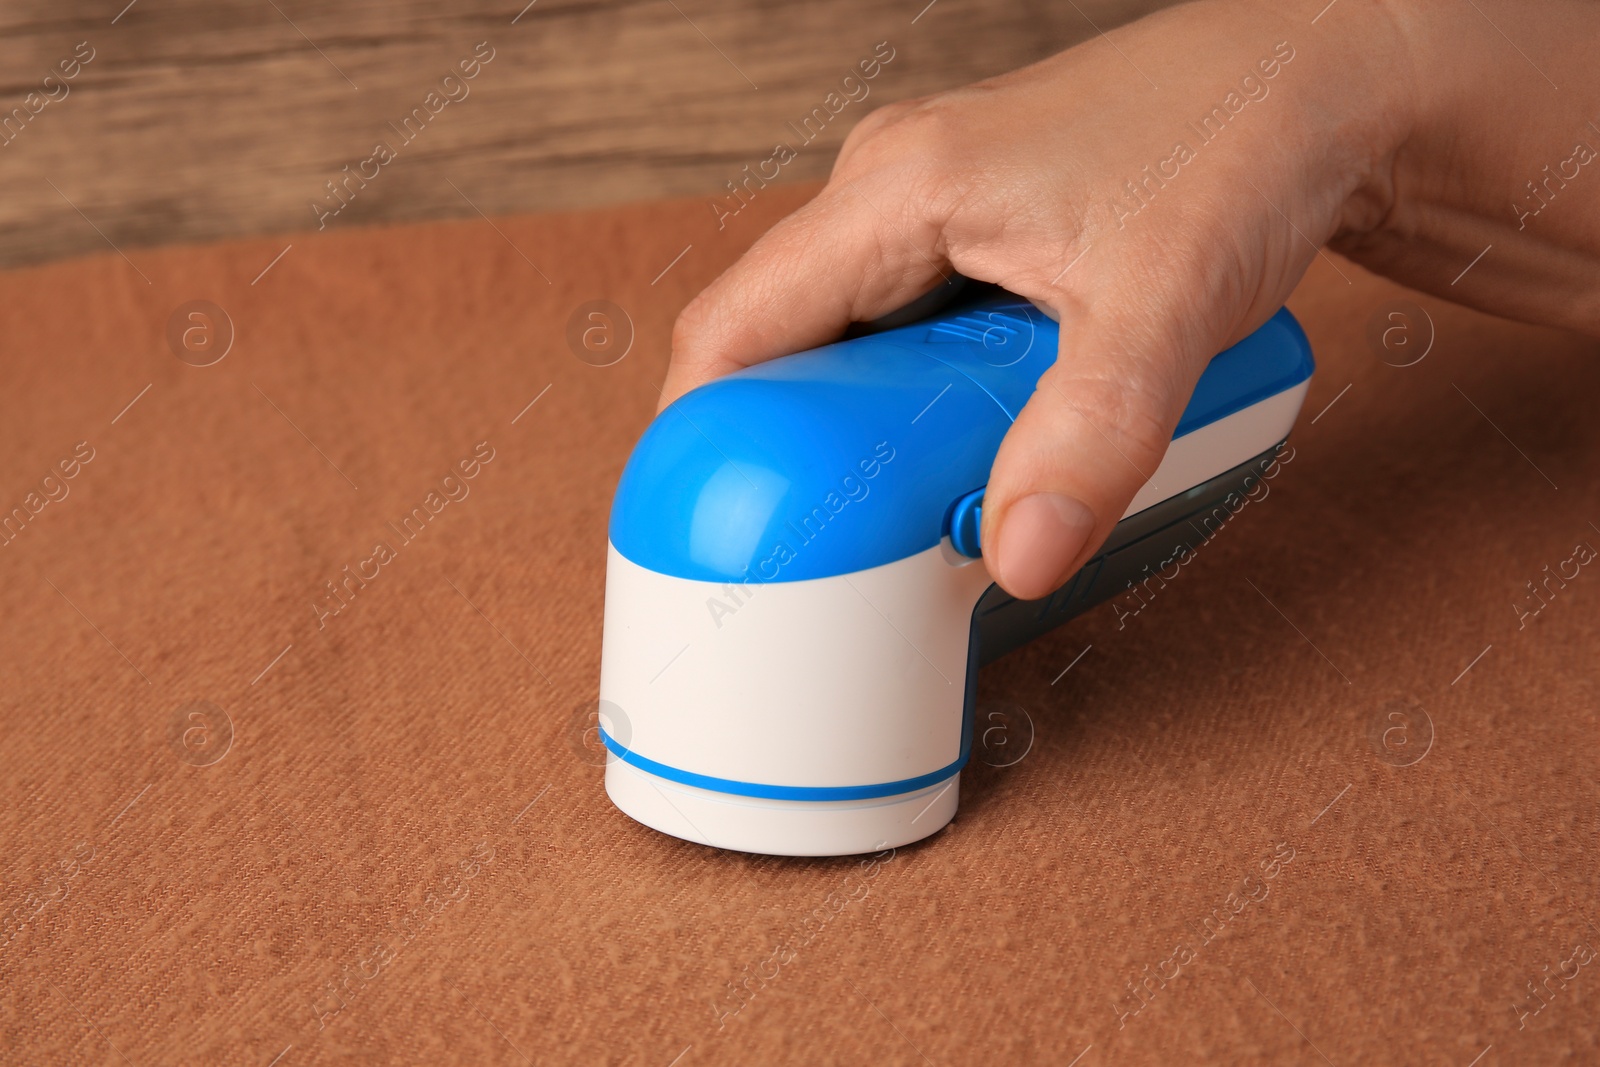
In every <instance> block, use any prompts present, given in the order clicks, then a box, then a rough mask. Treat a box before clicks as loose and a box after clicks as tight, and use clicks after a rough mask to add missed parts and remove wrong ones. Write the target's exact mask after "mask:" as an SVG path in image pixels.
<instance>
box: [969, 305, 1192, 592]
mask: <svg viewBox="0 0 1600 1067" xmlns="http://www.w3.org/2000/svg"><path fill="white" fill-rule="evenodd" d="M1140 321H1141V323H1142V325H1141V326H1134V325H1133V324H1132V323H1120V322H1114V321H1113V322H1096V321H1093V320H1082V321H1078V322H1072V321H1071V320H1069V319H1067V318H1065V317H1064V318H1063V319H1062V324H1061V348H1060V354H1059V355H1058V356H1057V358H1056V363H1055V365H1054V366H1053V367H1051V368H1050V370H1048V371H1046V372H1045V374H1044V375H1043V376H1042V377H1041V378H1040V379H1039V384H1038V386H1037V387H1036V389H1035V391H1034V394H1033V396H1032V397H1031V398H1030V399H1029V400H1028V403H1027V404H1026V406H1024V408H1023V410H1022V413H1021V414H1020V415H1019V416H1018V417H1017V421H1016V423H1015V424H1014V425H1013V426H1012V427H1011V429H1010V431H1009V432H1008V433H1007V434H1006V438H1005V440H1004V441H1003V442H1002V443H1001V446H1000V451H999V454H998V455H997V456H996V457H995V462H994V467H993V470H992V472H991V474H990V477H989V485H988V489H987V491H986V492H985V494H984V508H983V529H982V536H981V542H982V544H983V555H984V561H985V564H986V565H987V567H988V569H989V573H990V575H991V576H992V577H993V578H994V579H995V581H997V582H998V583H999V584H1000V585H1001V587H1002V588H1004V589H1005V590H1006V592H1008V593H1010V594H1011V595H1012V596H1014V597H1017V598H1019V599H1023V600H1037V599H1039V598H1040V597H1043V596H1047V595H1048V594H1050V593H1051V592H1053V591H1054V590H1056V589H1057V588H1059V587H1060V586H1061V584H1062V583H1063V582H1065V581H1066V580H1067V578H1069V577H1070V576H1071V575H1072V574H1073V572H1074V571H1076V570H1077V569H1078V568H1079V567H1081V566H1082V565H1083V564H1084V562H1086V561H1087V560H1088V559H1089V558H1090V557H1091V555H1092V554H1093V552H1094V550H1095V549H1097V548H1099V546H1100V544H1101V543H1102V542H1103V541H1104V540H1105V539H1106V538H1107V537H1108V536H1109V535H1110V533H1111V530H1112V528H1113V527H1115V526H1116V524H1117V523H1118V522H1119V521H1121V519H1122V516H1123V512H1124V511H1126V510H1127V507H1128V505H1129V503H1130V502H1131V501H1132V500H1133V497H1134V494H1135V493H1137V492H1138V491H1139V489H1140V488H1141V487H1142V486H1143V485H1144V484H1145V483H1146V482H1148V481H1149V480H1150V477H1151V475H1153V474H1154V473H1155V470H1156V468H1157V467H1158V466H1159V465H1160V463H1161V458H1162V456H1164V455H1165V454H1166V450H1167V445H1168V443H1169V442H1170V441H1171V439H1172V431H1173V430H1174V428H1175V427H1176V426H1177V424H1178V419H1179V418H1180V417H1181V416H1182V414H1183V409H1184V406H1185V405H1186V404H1187V402H1188V398H1189V395H1190V394H1191V393H1192V392H1193V391H1194V386H1195V383H1196V382H1197V381H1198V380H1199V377H1200V374H1201V372H1202V371H1203V370H1204V369H1205V366H1206V363H1207V361H1208V360H1209V357H1210V356H1211V355H1213V354H1215V353H1214V352H1208V351H1206V350H1205V342H1204V341H1203V340H1200V339H1198V338H1189V339H1180V338H1177V337H1152V336H1151V330H1150V324H1151V322H1152V320H1151V319H1150V318H1143V319H1141V320H1140ZM1154 321H1163V320H1161V319H1157V320H1154ZM1165 321H1167V322H1170V321H1172V320H1171V319H1170V318H1169V319H1165ZM1174 329H1176V328H1174Z"/></svg>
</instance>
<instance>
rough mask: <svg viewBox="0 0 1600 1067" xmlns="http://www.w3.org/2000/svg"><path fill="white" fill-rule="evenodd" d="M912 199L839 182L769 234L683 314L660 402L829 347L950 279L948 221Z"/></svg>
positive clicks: (880, 188)
mask: <svg viewBox="0 0 1600 1067" xmlns="http://www.w3.org/2000/svg"><path fill="white" fill-rule="evenodd" d="M869 197H870V199H869ZM904 205H905V196H904V193H903V192H902V191H900V190H897V189H894V188H893V187H888V188H885V187H883V186H882V185H878V184H876V183H874V187H873V188H870V189H869V188H863V187H862V186H861V185H860V184H858V183H857V182H854V181H851V180H850V179H844V180H836V181H835V182H833V183H830V184H829V185H828V187H827V188H826V189H824V190H823V191H822V192H821V193H820V194H818V196H817V198H816V199H815V200H813V201H811V202H810V203H809V204H807V205H806V206H805V207H803V208H801V209H800V210H799V211H797V212H795V213H794V214H793V215H790V216H789V217H788V218H786V219H784V220H783V221H782V222H780V223H778V224H777V225H776V226H774V227H773V228H772V229H771V230H770V231H768V232H767V233H766V234H765V235H763V236H762V237H761V239H760V240H758V241H757V242H756V243H755V244H754V245H753V246H752V247H751V249H750V250H749V251H748V252H746V253H745V254H744V256H743V258H741V259H740V260H739V261H738V262H737V263H735V264H734V265H733V266H731V267H729V268H728V269H727V270H726V271H724V272H723V274H722V276H721V277H719V278H718V279H717V280H716V281H714V282H712V283H711V285H710V286H709V287H707V288H706V290H705V291H704V292H702V293H701V294H700V295H699V296H697V297H695V299H694V300H693V301H691V302H690V304H689V306H688V307H686V308H684V310H683V313H682V314H681V315H680V316H679V317H678V322H677V325H676V326H674V328H673V331H672V363H671V366H670V367H668V369H667V379H666V382H665V384H664V385H663V387H662V391H661V407H663V408H664V407H666V406H667V405H668V404H670V403H672V401H674V400H676V399H677V398H678V397H680V396H682V395H683V394H684V393H686V392H688V391H689V390H691V389H693V388H695V387H696V386H698V385H701V384H703V383H705V382H708V381H710V380H711V379H713V378H716V377H719V376H721V375H723V374H727V373H729V372H730V371H735V370H738V369H740V368H741V367H748V366H751V365H752V364H756V363H761V362H764V361H766V360H769V359H773V358H775V357H777V356H784V355H788V354H790V353H792V352H798V351H801V350H803V349H807V348H813V347H815V346H817V345H820V344H826V343H827V342H829V341H832V340H834V339H835V338H837V337H838V336H839V335H840V334H841V333H842V332H843V331H844V329H845V327H847V326H848V325H849V324H850V323H852V322H858V321H864V320H867V319H873V318H876V317H878V316H879V315H882V314H884V313H885V312H888V311H892V310H894V309H895V308H897V307H900V306H901V305H903V304H906V303H908V302H910V301H911V300H913V299H915V298H916V297H918V296H920V295H921V294H922V293H923V292H925V291H926V290H927V289H928V288H930V287H931V286H932V285H933V284H934V283H935V282H936V281H938V280H939V279H941V278H944V277H948V276H949V273H950V268H949V265H948V261H947V260H946V259H945V258H944V256H943V254H942V253H941V252H940V251H938V249H939V246H940V243H941V242H940V236H941V227H940V226H939V225H938V224H937V223H936V222H935V221H933V220H931V219H918V218H914V217H910V213H909V212H907V211H906V210H905V207H904Z"/></svg>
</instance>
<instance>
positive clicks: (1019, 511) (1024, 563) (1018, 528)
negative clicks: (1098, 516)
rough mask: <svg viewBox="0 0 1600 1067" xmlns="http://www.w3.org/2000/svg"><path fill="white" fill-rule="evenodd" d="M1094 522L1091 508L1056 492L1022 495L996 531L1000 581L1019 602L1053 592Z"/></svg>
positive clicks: (1065, 574)
mask: <svg viewBox="0 0 1600 1067" xmlns="http://www.w3.org/2000/svg"><path fill="white" fill-rule="evenodd" d="M1094 526H1095V519H1094V512H1092V511H1090V510H1089V507H1088V505H1086V504H1084V503H1083V501H1081V500H1074V499H1073V498H1072V497H1068V496H1062V495H1061V494H1060V493H1034V494H1032V495H1031V496H1025V497H1023V498H1022V499H1021V500H1019V501H1017V502H1016V503H1015V504H1012V505H1011V510H1009V511H1007V512H1006V516H1005V525H1004V526H1003V527H1002V528H1001V530H1000V551H999V558H998V560H997V563H998V566H999V569H1000V584H1001V585H1003V586H1005V587H1006V589H1007V591H1009V592H1010V593H1011V595H1012V596H1016V597H1020V598H1022V599H1023V600H1038V599H1039V598H1040V597H1043V596H1047V595H1049V594H1050V593H1052V592H1054V591H1055V590H1056V589H1057V588H1059V587H1060V585H1061V583H1062V582H1064V581H1066V579H1067V568H1068V567H1070V566H1072V562H1073V560H1075V559H1077V558H1078V553H1079V552H1081V551H1082V550H1083V545H1084V542H1086V541H1087V540H1089V535H1090V534H1092V533H1093V532H1094Z"/></svg>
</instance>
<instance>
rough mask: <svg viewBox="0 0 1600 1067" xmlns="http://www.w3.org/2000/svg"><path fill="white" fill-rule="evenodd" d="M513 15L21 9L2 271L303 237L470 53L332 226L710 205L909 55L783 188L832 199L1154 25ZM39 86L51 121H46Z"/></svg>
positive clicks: (986, 16)
mask: <svg viewBox="0 0 1600 1067" xmlns="http://www.w3.org/2000/svg"><path fill="white" fill-rule="evenodd" d="M523 2H525V0H510V2H509V3H488V2H484V0H462V2H457V3H452V4H440V3H436V2H427V3H424V2H421V0H398V2H391V3H374V2H368V3H352V4H339V5H313V4H310V3H306V2H305V0H226V2H209V0H134V2H133V3H132V4H131V5H127V6H124V5H126V4H127V0H110V2H109V3H106V4H100V3H95V4H77V5H70V6H68V5H62V4H60V3H59V2H58V0H20V2H13V3H9V4H7V5H6V7H5V11H4V15H3V16H0V18H3V19H4V23H5V25H4V29H3V31H0V118H5V117H8V116H13V117H12V118H11V125H10V127H9V128H7V129H6V131H5V134H4V138H3V139H4V143H3V144H0V177H3V180H4V183H5V184H4V188H5V190H6V195H5V196H4V197H3V198H0V266H11V265H18V264H24V263H32V262H38V261H42V260H47V259H53V258H58V257H62V256H71V255H78V254H83V253H89V252H103V251H106V249H107V246H108V245H111V246H114V247H116V248H118V249H120V250H123V251H129V250H132V249H137V248H139V247H143V246H149V245H156V244H168V243H173V242H191V241H205V240H211V239H215V238H223V237H232V236H240V235H247V234H263V233H275V232H284V231H297V230H305V229H307V228H315V227H316V226H317V222H318V218H317V215H316V213H315V212H314V211H313V210H312V209H311V207H310V205H311V203H312V201H314V200H316V201H323V202H328V203H331V201H328V200H327V189H326V186H325V183H326V182H328V181H329V180H331V179H334V178H337V177H340V176H341V173H342V171H341V168H343V167H345V166H346V165H352V166H354V165H355V164H357V163H358V162H359V161H360V160H362V159H365V158H367V157H368V156H370V155H371V154H372V150H373V146H374V144H375V142H377V141H378V140H380V139H386V140H389V141H391V142H393V141H396V140H398V139H397V138H395V137H393V135H392V132H391V131H390V129H389V126H388V124H389V123H390V122H396V123H398V122H399V121H400V120H402V119H403V118H404V116H405V115H407V114H408V113H410V112H411V110H412V109H413V108H416V107H419V106H421V105H422V104H423V101H424V98H425V97H426V95H427V94H428V92H429V91H431V90H437V89H438V87H439V84H440V80H441V79H442V78H443V77H444V76H445V75H446V74H448V73H449V72H450V70H451V68H452V66H453V65H455V64H456V63H457V62H458V61H460V60H463V59H467V58H469V57H470V56H471V55H472V52H473V48H474V46H475V45H476V44H478V42H483V41H487V42H489V45H490V47H491V48H492V49H493V50H494V59H493V60H492V61H491V62H490V63H489V64H488V65H486V66H484V67H483V68H482V70H481V72H480V73H479V75H478V76H477V77H476V78H475V79H474V80H473V81H472V82H470V83H469V86H470V95H469V96H467V97H466V98H465V99H461V100H459V101H458V102H455V103H452V104H450V105H449V106H447V107H445V108H444V109H443V111H441V112H440V113H439V114H438V115H437V116H435V117H434V118H433V120H432V121H431V122H430V123H429V124H428V125H427V126H426V127H424V129H423V131H422V132H421V133H420V134H419V135H418V136H417V137H416V138H415V140H414V141H413V142H412V143H410V144H408V145H406V146H405V147H404V148H403V149H401V150H400V151H399V152H398V157H397V158H396V159H395V160H394V161H393V162H391V163H389V164H387V165H386V166H384V167H383V168H382V169H381V170H380V172H379V176H378V177H377V178H375V179H373V180H372V181H371V182H369V183H367V184H366V186H365V187H364V188H360V189H359V190H358V191H357V194H356V195H355V196H353V197H352V198H351V200H350V204H349V206H348V207H347V208H346V209H345V210H344V211H342V212H341V213H340V214H339V216H338V217H337V218H336V219H332V220H329V222H328V225H330V226H341V227H343V226H351V225H361V224H371V223H376V222H382V221H388V220H401V219H424V218H437V217H446V216H466V215H471V214H473V213H474V212H475V210H481V211H483V212H485V213H487V214H489V215H495V214H503V213H512V212H532V211H545V210H551V209H559V208H568V207H578V206H587V205H593V204H600V203H607V202H616V201H624V200H636V199H646V198H650V197H658V196H680V195H682V196H694V195H704V196H705V197H706V198H707V200H708V202H709V201H710V200H712V199H714V198H715V197H716V196H717V195H718V194H719V193H720V192H723V191H725V187H724V185H723V183H724V182H725V181H727V180H728V179H729V178H732V177H734V176H735V175H736V174H737V173H738V172H739V170H740V169H741V168H742V167H743V166H744V164H746V163H752V164H753V163H757V162H759V161H760V160H763V159H765V158H766V157H767V156H768V155H770V154H771V151H772V146H773V143H774V142H775V140H779V139H787V138H786V134H785V124H786V123H787V122H789V121H797V120H798V119H799V118H800V117H801V116H803V115H804V114H806V113H807V112H809V111H810V109H811V108H812V107H814V106H817V105H818V104H820V103H821V102H822V99H823V97H824V96H825V95H826V94H827V93H828V92H829V90H830V89H832V88H834V87H835V86H836V85H837V83H838V81H839V79H840V78H841V77H843V75H844V74H845V73H847V72H848V71H849V69H850V68H851V67H852V66H854V65H855V63H856V62H857V61H858V60H860V59H862V58H865V57H867V56H869V55H870V54H871V53H872V50H873V46H874V45H875V44H877V43H878V42H880V41H888V42H890V44H891V46H892V47H893V48H894V50H895V58H894V60H893V62H892V63H890V64H889V65H888V66H887V67H885V68H884V69H883V71H882V73H881V74H880V75H879V77H878V78H877V79H876V80H875V81H874V82H872V83H870V84H871V95H870V97H868V98H867V99H866V100H865V101H863V102H862V103H859V104H856V103H852V104H851V105H849V107H848V108H846V110H845V111H844V112H843V113H841V114H840V115H839V117H838V119H837V120H836V121H834V122H833V123H832V124H830V125H829V127H828V128H827V129H826V131H825V132H824V134H823V136H821V137H819V138H818V139H817V140H816V141H814V142H813V143H812V144H811V145H809V146H808V147H807V148H806V149H805V150H804V151H802V152H801V153H800V156H799V158H798V159H796V160H795V161H794V162H793V163H791V164H789V165H788V166H786V167H784V169H783V177H782V180H785V181H796V180H808V179H814V178H820V177H823V176H825V175H826V174H827V171H828V168H829V166H830V165H831V163H832V159H833V156H834V153H835V152H836V150H837V148H838V146H839V144H840V142H841V141H842V140H843V138H844V135H845V133H846V132H848V130H849V128H850V127H851V126H853V125H854V124H855V123H856V122H857V121H859V119H860V118H861V116H863V115H865V114H866V113H867V111H868V110H870V108H871V107H872V106H876V105H877V104H880V103H884V102H887V101H890V100H895V99H901V98H904V97H908V96H916V95H921V94H925V93H928V92H932V91H934V90H937V89H941V88H946V87H950V86H955V85H959V84H962V83H965V82H968V81H971V80H974V79H976V78H981V77H985V76H988V75H992V74H996V73H999V72H1001V71H1003V70H1006V69H1009V68H1012V67H1016V66H1020V65H1022V64H1024V63H1028V62H1031V61H1033V60H1036V59H1039V58H1042V57H1043V56H1046V55H1048V54H1050V53H1052V52H1055V51H1059V50H1060V49H1062V48H1065V47H1067V46H1069V45H1072V44H1074V43H1076V42H1078V41H1080V40H1083V39H1084V38H1086V37H1089V36H1092V35H1094V34H1095V32H1096V28H1097V27H1098V28H1099V29H1100V30H1104V29H1107V28H1110V27H1111V26H1114V25H1117V24H1120V23H1122V22H1125V21H1128V20H1130V19H1133V18H1136V17H1138V16H1140V15H1143V14H1145V13H1147V12H1149V11H1151V10H1154V9H1156V8H1159V7H1162V6H1166V5H1165V3H1164V2H1163V0H1077V2H1076V3H1072V2H1068V3H1050V2H1044V0H1010V2H1005V3H999V2H991V3H981V2H978V0H935V2H934V3H933V4H932V5H928V6H925V5H926V3H927V0H814V2H809V3H795V4H772V3H760V2H757V0H599V2H577V0H535V3H533V4H531V5H529V6H528V7H526V8H523V7H522V3H523ZM80 42H88V49H92V52H93V57H94V58H93V59H92V60H91V61H90V62H88V63H87V64H85V65H83V66H82V67H81V70H80V71H79V73H78V74H77V76H76V77H75V78H73V79H72V80H70V81H67V82H65V83H64V86H63V84H62V83H61V82H60V81H53V82H51V83H49V84H48V85H46V83H45V81H44V79H45V78H46V76H47V75H50V74H51V73H52V72H56V71H57V66H58V64H59V63H60V62H61V61H63V60H69V59H70V58H71V57H72V56H73V53H74V50H75V49H77V48H78V46H79V44H80ZM80 52H81V54H88V50H84V49H80ZM1129 76H1130V77H1137V75H1136V74H1134V73H1133V72H1132V71H1131V70H1130V71H1129ZM57 77H58V78H59V72H57ZM46 89H48V90H49V92H50V93H52V94H53V95H55V96H57V97H58V99H54V100H49V101H48V102H46V103H44V104H43V105H42V106H41V104H40V101H41V100H44V99H45V96H44V92H45V90H46ZM63 92H64V95H63ZM30 93H38V94H39V95H37V96H34V97H32V98H30V97H29V94H30ZM19 108H20V109H22V111H21V116H22V117H21V118H16V117H14V115H15V113H16V109H19ZM35 109H36V113H31V112H32V111H33V110H35ZM709 210H710V209H709V208H708V211H709Z"/></svg>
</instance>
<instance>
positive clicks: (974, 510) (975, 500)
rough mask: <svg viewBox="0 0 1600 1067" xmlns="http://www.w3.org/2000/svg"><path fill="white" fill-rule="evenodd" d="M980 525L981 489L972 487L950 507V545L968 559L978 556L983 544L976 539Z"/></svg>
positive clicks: (981, 553)
mask: <svg viewBox="0 0 1600 1067" xmlns="http://www.w3.org/2000/svg"><path fill="white" fill-rule="evenodd" d="M986 488H988V487H987V486H985V487H984V489H986ZM982 525H983V489H974V490H973V491H972V492H970V493H968V494H967V495H966V496H964V497H962V498H961V499H959V500H957V501H956V503H955V507H953V508H951V509H950V547H951V548H954V549H955V550H956V551H957V552H959V553H961V554H962V555H963V556H966V557H968V558H969V559H978V558H980V557H981V556H982V555H983V545H982V544H981V543H980V542H979V540H978V530H979V528H980V527H981V526H982Z"/></svg>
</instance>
